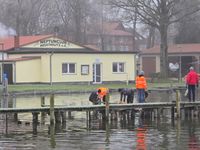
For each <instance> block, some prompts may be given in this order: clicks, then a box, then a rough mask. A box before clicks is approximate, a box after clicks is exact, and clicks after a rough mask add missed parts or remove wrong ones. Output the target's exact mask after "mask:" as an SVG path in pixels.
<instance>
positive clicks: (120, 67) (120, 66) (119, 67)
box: [112, 62, 125, 73]
mask: <svg viewBox="0 0 200 150" xmlns="http://www.w3.org/2000/svg"><path fill="white" fill-rule="evenodd" d="M112 70H113V72H114V73H123V72H124V71H125V63H123V62H115V63H113V66H112Z"/></svg>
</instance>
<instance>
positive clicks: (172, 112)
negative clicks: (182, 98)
mask: <svg viewBox="0 0 200 150" xmlns="http://www.w3.org/2000/svg"><path fill="white" fill-rule="evenodd" d="M172 103H175V101H172ZM174 114H175V109H174V107H173V106H172V107H171V119H173V120H174Z"/></svg>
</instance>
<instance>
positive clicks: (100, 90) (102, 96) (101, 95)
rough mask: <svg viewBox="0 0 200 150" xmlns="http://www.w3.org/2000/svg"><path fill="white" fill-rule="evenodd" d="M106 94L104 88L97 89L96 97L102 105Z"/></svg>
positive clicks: (106, 89) (106, 91) (106, 90)
mask: <svg viewBox="0 0 200 150" xmlns="http://www.w3.org/2000/svg"><path fill="white" fill-rule="evenodd" d="M108 92H109V90H108V88H106V87H100V88H98V89H97V94H98V97H99V99H100V100H101V101H102V102H103V103H105V100H106V95H107V94H108Z"/></svg>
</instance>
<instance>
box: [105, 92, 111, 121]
mask: <svg viewBox="0 0 200 150" xmlns="http://www.w3.org/2000/svg"><path fill="white" fill-rule="evenodd" d="M109 100H110V95H109V93H108V94H107V95H106V99H105V113H106V121H109Z"/></svg>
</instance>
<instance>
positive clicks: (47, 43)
mask: <svg viewBox="0 0 200 150" xmlns="http://www.w3.org/2000/svg"><path fill="white" fill-rule="evenodd" d="M39 43H40V47H64V48H65V47H67V46H70V43H69V42H66V41H62V40H58V39H57V40H56V39H55V40H54V39H47V40H42V41H39Z"/></svg>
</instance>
